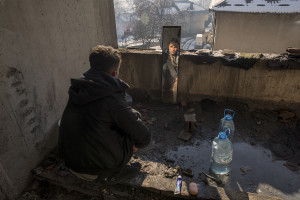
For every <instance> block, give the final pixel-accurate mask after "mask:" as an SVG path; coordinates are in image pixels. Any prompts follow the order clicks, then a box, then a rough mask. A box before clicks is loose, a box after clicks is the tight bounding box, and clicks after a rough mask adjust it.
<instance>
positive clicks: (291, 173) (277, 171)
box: [134, 100, 300, 200]
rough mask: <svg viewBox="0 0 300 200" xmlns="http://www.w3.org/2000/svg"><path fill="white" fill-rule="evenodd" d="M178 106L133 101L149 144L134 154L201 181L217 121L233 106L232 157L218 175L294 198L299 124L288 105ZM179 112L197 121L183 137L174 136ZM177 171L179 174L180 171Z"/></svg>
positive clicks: (231, 184)
mask: <svg viewBox="0 0 300 200" xmlns="http://www.w3.org/2000/svg"><path fill="white" fill-rule="evenodd" d="M183 105H184V107H182V105H179V106H178V105H166V104H162V103H160V102H153V101H150V102H143V103H140V104H139V103H137V104H135V105H134V107H135V108H136V109H138V110H140V111H141V112H142V115H143V117H144V120H145V122H146V124H147V125H148V127H149V129H150V130H151V131H152V137H153V140H152V144H151V145H149V147H148V148H147V149H145V150H141V151H140V152H138V153H137V155H138V156H140V157H141V158H142V159H146V160H151V161H155V162H159V163H162V164H165V165H167V166H170V167H172V168H176V166H179V167H180V169H182V168H183V170H185V169H188V171H189V170H191V171H192V173H193V176H192V177H189V176H190V174H186V176H185V174H184V173H183V179H185V180H187V182H191V181H194V182H196V183H198V184H204V183H203V182H202V181H201V177H200V176H199V174H201V172H205V173H209V165H210V156H211V144H212V140H213V139H214V138H215V137H216V136H217V134H218V130H217V128H218V125H219V121H220V119H221V118H222V117H223V111H224V109H225V108H229V109H233V110H235V111H236V115H235V118H234V123H235V127H236V131H235V135H234V138H233V139H232V143H233V161H232V164H231V173H230V175H229V176H224V177H223V186H224V187H225V188H226V189H230V190H237V191H245V192H252V193H261V194H267V195H271V196H277V197H281V198H283V199H290V200H292V199H300V173H299V171H298V170H299V164H300V155H299V152H300V124H299V119H298V118H297V117H296V116H293V114H292V113H293V111H292V110H255V109H249V107H248V105H246V104H243V103H239V102H229V101H228V102H219V103H217V102H214V101H211V100H204V101H202V102H201V103H200V102H199V103H191V104H188V105H185V103H184V104H183ZM185 113H195V114H196V119H197V125H198V126H197V128H196V131H195V132H194V133H192V138H191V139H190V140H189V141H186V142H185V141H182V140H180V139H178V138H177V136H178V134H179V132H180V131H181V130H182V129H183V128H184V117H183V114H185ZM282 113H285V114H286V113H289V116H288V115H286V116H284V115H283V114H282ZM285 117H290V118H285ZM152 123H153V124H152ZM177 169H178V167H177ZM178 173H179V174H180V173H181V174H182V170H178ZM189 173H190V172H189ZM173 175H174V174H173ZM165 176H170V174H165ZM171 176H172V174H171Z"/></svg>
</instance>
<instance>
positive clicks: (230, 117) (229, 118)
mask: <svg viewBox="0 0 300 200" xmlns="http://www.w3.org/2000/svg"><path fill="white" fill-rule="evenodd" d="M232 119H233V117H232V116H231V115H230V114H227V115H225V120H226V121H230V120H232Z"/></svg>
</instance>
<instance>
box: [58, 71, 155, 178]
mask: <svg viewBox="0 0 300 200" xmlns="http://www.w3.org/2000/svg"><path fill="white" fill-rule="evenodd" d="M84 75H85V78H80V79H71V87H70V89H69V100H68V103H67V106H66V108H65V110H64V113H63V116H62V119H61V125H60V128H59V153H60V156H61V157H62V158H63V159H64V160H65V164H66V166H67V167H69V168H71V169H72V170H74V171H76V172H79V173H86V174H97V175H100V176H103V177H105V176H108V175H111V174H113V173H114V172H116V171H118V170H120V168H121V167H122V166H123V165H125V164H126V163H127V162H128V161H129V160H130V158H131V156H132V153H133V149H132V148H133V145H135V146H136V147H137V148H143V147H145V146H146V145H147V144H148V143H149V142H150V133H149V131H148V130H147V128H146V127H145V126H144V125H143V124H142V121H141V119H140V114H139V113H138V112H137V111H135V110H134V109H132V108H131V107H130V106H129V105H128V103H127V101H126V98H125V90H126V89H127V88H128V87H129V86H128V85H127V84H126V83H125V82H123V81H121V80H120V79H118V78H115V77H113V76H111V75H109V74H107V73H105V72H99V71H95V70H92V69H90V70H89V71H87V72H86V73H85V74H84Z"/></svg>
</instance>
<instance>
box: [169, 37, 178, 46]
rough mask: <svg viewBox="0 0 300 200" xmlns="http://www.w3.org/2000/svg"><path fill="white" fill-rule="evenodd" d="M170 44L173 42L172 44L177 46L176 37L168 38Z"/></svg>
mask: <svg viewBox="0 0 300 200" xmlns="http://www.w3.org/2000/svg"><path fill="white" fill-rule="evenodd" d="M170 44H173V45H175V46H177V47H179V41H178V39H176V38H172V39H171V40H170V42H169V45H170Z"/></svg>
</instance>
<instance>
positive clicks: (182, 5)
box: [175, 1, 205, 11]
mask: <svg viewBox="0 0 300 200" xmlns="http://www.w3.org/2000/svg"><path fill="white" fill-rule="evenodd" d="M175 5H176V6H177V7H178V8H179V10H180V11H205V9H204V8H202V7H200V6H198V5H196V4H194V3H193V2H190V1H188V2H179V1H178V2H175ZM191 5H192V6H191Z"/></svg>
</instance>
